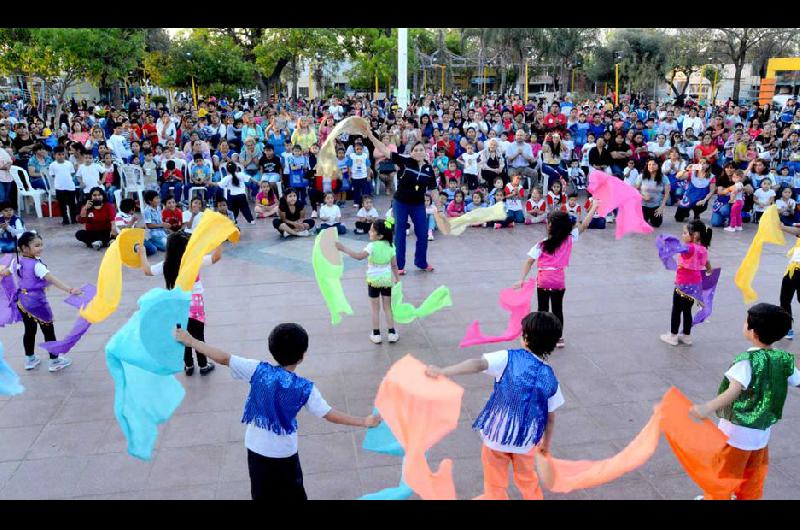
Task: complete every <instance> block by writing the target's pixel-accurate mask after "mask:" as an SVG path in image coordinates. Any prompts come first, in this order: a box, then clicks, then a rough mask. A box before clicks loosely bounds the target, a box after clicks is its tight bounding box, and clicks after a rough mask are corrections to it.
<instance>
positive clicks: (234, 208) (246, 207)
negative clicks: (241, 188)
mask: <svg viewBox="0 0 800 530" xmlns="http://www.w3.org/2000/svg"><path fill="white" fill-rule="evenodd" d="M228 206H230V207H231V213H232V214H233V218H234V219H235V220H238V219H239V214H240V213H241V214H242V215H244V218H245V219H246V220H247V222H248V223H249V222H250V221H252V220H253V212H251V211H250V204H249V203H248V202H247V195H231V194H228Z"/></svg>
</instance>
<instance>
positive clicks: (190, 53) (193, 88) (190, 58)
mask: <svg viewBox="0 0 800 530" xmlns="http://www.w3.org/2000/svg"><path fill="white" fill-rule="evenodd" d="M186 58H187V59H188V61H189V64H190V65H192V64H193V63H192V52H186ZM190 76H191V78H192V103H194V108H195V109H196V108H197V94H196V92H195V86H194V75H193V74H190Z"/></svg>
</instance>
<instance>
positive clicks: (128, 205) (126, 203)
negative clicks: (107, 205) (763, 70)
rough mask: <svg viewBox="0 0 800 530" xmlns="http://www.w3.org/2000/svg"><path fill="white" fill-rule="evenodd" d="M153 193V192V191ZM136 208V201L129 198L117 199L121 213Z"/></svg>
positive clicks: (129, 211)
mask: <svg viewBox="0 0 800 530" xmlns="http://www.w3.org/2000/svg"><path fill="white" fill-rule="evenodd" d="M153 193H155V192H153ZM135 208H136V201H134V200H133V199H131V198H127V199H122V200H121V201H119V209H120V211H121V212H122V213H131V212H132V211H133V210H134V209H135Z"/></svg>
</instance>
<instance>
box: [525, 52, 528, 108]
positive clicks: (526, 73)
mask: <svg viewBox="0 0 800 530" xmlns="http://www.w3.org/2000/svg"><path fill="white" fill-rule="evenodd" d="M525 101H526V102H527V101H528V61H525Z"/></svg>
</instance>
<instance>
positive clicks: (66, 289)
mask: <svg viewBox="0 0 800 530" xmlns="http://www.w3.org/2000/svg"><path fill="white" fill-rule="evenodd" d="M44 279H45V280H47V281H48V282H50V283H51V284H52V285H55V286H56V287H58V288H59V289H61V290H62V291H64V292H65V293H68V294H75V295H79V294H82V293H83V291H81V290H80V289H76V288H75V287H67V285H66V284H65V283H64V282H62V281H61V280H59V279H58V278H56V277H55V276H53V274H52V273H49V272H48V273H47V274H46V275H45V277H44Z"/></svg>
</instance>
